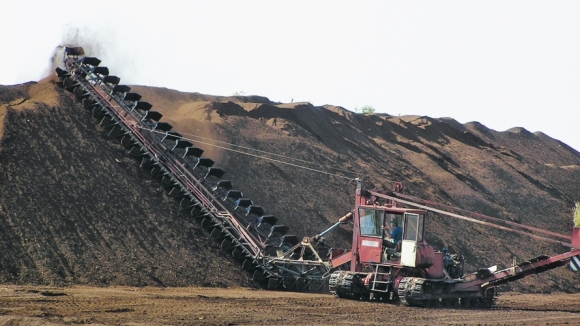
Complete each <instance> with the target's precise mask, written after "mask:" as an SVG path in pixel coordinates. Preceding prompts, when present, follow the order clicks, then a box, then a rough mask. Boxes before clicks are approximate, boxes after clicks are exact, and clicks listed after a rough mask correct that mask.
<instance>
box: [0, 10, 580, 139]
mask: <svg viewBox="0 0 580 326" xmlns="http://www.w3.org/2000/svg"><path fill="white" fill-rule="evenodd" d="M76 31H78V35H79V38H81V39H83V40H85V41H90V45H92V46H93V48H94V52H95V53H89V54H91V55H95V56H97V57H99V58H100V59H101V60H102V61H103V63H102V64H101V65H103V66H107V67H109V69H110V70H111V73H112V74H114V75H117V76H119V77H121V82H122V83H124V84H141V85H149V86H162V87H167V88H172V89H177V90H180V91H187V92H200V93H205V94H213V95H226V96H227V95H232V94H234V93H235V92H244V93H246V94H248V95H262V96H266V97H268V98H270V99H271V100H273V101H280V102H290V101H291V100H294V102H298V101H309V102H311V103H313V104H314V105H324V104H334V105H339V106H343V107H345V108H346V109H349V110H352V111H354V110H355V108H359V109H360V108H361V107H363V106H365V105H371V106H373V107H374V108H375V109H376V111H377V112H385V113H389V114H392V115H399V114H401V115H406V114H416V115H426V116H430V117H433V118H438V117H452V118H454V119H456V120H457V121H459V122H461V123H466V122H469V121H479V122H481V123H483V124H484V125H486V126H487V127H489V128H491V129H495V130H497V131H503V130H507V129H509V128H512V127H524V128H526V129H527V130H529V131H531V132H534V131H543V132H544V133H546V134H548V135H549V136H551V137H553V138H556V139H559V140H561V141H563V142H565V143H567V144H568V145H570V146H572V147H574V148H575V149H577V150H580V137H578V136H577V135H576V130H577V129H578V125H579V124H580V110H579V108H580V63H579V60H580V36H579V35H580V1H529V0H528V1H477V2H476V1H464V0H462V1H385V0H379V1H337V0H335V1H312V0H311V1H298V0H293V1H284V2H282V1H241V0H238V1H185V0H184V1H169V0H164V1H120V0H117V1H104V0H101V1H96V0H94V1H80V0H76V1H64V0H52V1H22V0H17V1H13V0H2V1H0V46H1V50H0V84H2V85H12V84H18V83H22V82H26V81H30V80H39V79H40V78H42V77H43V76H44V75H46V74H47V73H48V72H47V71H48V70H49V69H48V67H49V59H50V57H51V55H52V53H53V51H54V49H55V47H56V46H58V45H59V44H62V43H63V42H64V41H65V40H67V39H68V40H70V39H71V37H70V36H71V35H74V34H75V33H76ZM81 45H84V46H85V49H86V48H87V46H88V44H87V43H85V44H81Z"/></svg>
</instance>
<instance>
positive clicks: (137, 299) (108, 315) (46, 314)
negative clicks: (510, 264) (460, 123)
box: [0, 286, 580, 325]
mask: <svg viewBox="0 0 580 326" xmlns="http://www.w3.org/2000/svg"><path fill="white" fill-rule="evenodd" d="M579 307H580V294H551V295H529V294H515V293H505V294H502V295H500V297H499V298H498V301H497V305H496V307H495V308H494V309H491V310H479V309H461V310H460V309H449V308H440V309H435V308H411V307H405V306H401V305H395V304H385V303H374V302H360V301H353V300H346V299H338V298H334V297H332V296H330V295H324V294H305V293H289V292H276V291H264V290H252V289H247V288H233V289H220V288H150V287H146V288H129V287H107V288H90V287H78V286H75V287H66V288H55V287H26V286H5V287H2V288H0V324H1V325H61V324H92V325H312V324H316V325H385V324H392V325H453V324H460V325H561V324H580V308H579Z"/></svg>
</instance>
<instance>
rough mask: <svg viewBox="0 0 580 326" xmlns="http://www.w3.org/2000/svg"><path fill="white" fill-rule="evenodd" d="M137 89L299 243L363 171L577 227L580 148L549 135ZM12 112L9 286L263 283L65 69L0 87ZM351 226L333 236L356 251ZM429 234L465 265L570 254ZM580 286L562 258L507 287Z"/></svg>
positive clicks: (4, 194)
mask: <svg viewBox="0 0 580 326" xmlns="http://www.w3.org/2000/svg"><path fill="white" fill-rule="evenodd" d="M132 91H134V92H137V93H139V94H141V95H142V96H143V100H145V101H148V102H150V103H151V104H153V107H154V110H156V111H159V112H161V113H163V114H164V117H163V119H162V120H163V121H165V122H169V123H170V124H171V125H173V129H174V130H175V131H178V132H179V133H180V134H182V135H183V136H184V137H186V138H189V139H190V140H191V141H192V142H193V143H194V145H195V146H197V147H201V148H203V149H204V150H205V152H204V156H206V157H209V158H211V159H213V160H214V161H215V162H216V166H220V167H222V168H223V169H224V170H225V171H226V176H227V179H229V180H231V181H232V182H233V184H234V188H235V189H239V190H241V191H243V192H244V195H245V197H249V198H251V199H252V200H253V201H254V203H256V204H258V205H260V206H262V207H264V209H265V210H266V213H268V214H272V215H275V216H277V217H278V218H279V220H280V222H279V223H280V224H285V225H287V226H289V227H290V228H291V230H292V232H293V233H294V234H296V235H298V236H299V237H302V236H312V235H315V234H318V233H320V232H321V231H323V230H325V229H326V228H327V227H329V226H330V225H332V224H334V223H335V222H336V220H337V219H338V218H339V217H340V216H342V215H344V214H345V213H347V212H349V211H350V210H352V207H353V204H354V190H355V182H354V181H353V178H356V177H358V178H363V180H364V182H365V186H366V187H367V188H377V189H391V188H392V186H393V183H394V182H397V181H400V182H402V183H403V185H404V192H405V193H406V194H410V195H414V196H418V197H421V198H424V199H428V200H431V201H435V202H439V203H442V204H446V205H451V206H456V207H460V208H463V209H466V210H470V211H476V212H479V213H483V214H486V215H490V216H494V217H497V218H501V219H505V220H508V221H514V222H517V223H523V224H526V225H531V226H534V227H538V228H541V229H546V230H550V231H553V232H558V233H562V234H566V235H568V234H570V231H571V228H572V207H573V205H574V201H575V200H578V197H580V184H579V183H578V182H575V180H578V179H579V178H580V153H578V152H577V151H575V150H574V149H572V148H570V147H569V146H567V145H566V144H564V143H562V142H560V141H558V140H556V139H553V138H550V137H549V136H548V135H545V134H543V133H541V132H535V133H532V132H529V131H527V130H525V129H523V128H512V129H509V130H507V131H502V132H498V131H495V130H492V129H489V128H487V127H485V126H483V125H482V124H480V123H477V122H471V123H466V124H461V123H459V122H457V121H455V120H453V119H452V118H430V117H426V116H390V115H388V114H370V115H363V114H358V113H354V112H350V111H348V110H346V109H344V108H342V107H340V106H333V105H325V106H313V105H312V104H310V103H276V102H272V101H270V100H269V99H268V98H266V97H262V96H236V97H222V96H211V95H203V94H199V93H184V92H178V91H174V90H169V89H165V88H154V87H146V86H132ZM0 119H1V121H2V122H1V123H0V134H1V135H2V138H1V139H0V229H1V230H2V232H1V233H0V236H1V238H0V248H1V249H2V250H3V253H4V254H3V255H2V257H1V258H0V282H3V283H14V284H29V283H32V284H52V285H71V284H88V285H100V286H103V285H130V286H142V285H159V286H192V285H203V286H233V285H241V286H254V283H252V281H251V274H249V273H246V272H244V271H243V270H242V268H241V266H239V265H237V264H236V262H235V261H234V260H233V259H232V258H231V256H230V255H228V253H226V252H224V251H221V250H220V248H219V245H218V243H216V242H213V241H212V240H211V239H210V237H209V235H208V234H206V232H205V231H204V230H203V229H202V228H201V227H200V226H199V225H198V224H196V222H195V221H192V220H191V219H190V218H189V217H188V215H187V214H184V212H183V211H182V210H181V209H180V207H179V203H178V202H176V201H174V200H173V199H171V198H169V197H168V196H167V194H166V193H165V192H164V190H163V187H161V186H160V184H159V182H158V181H156V180H155V179H152V178H151V177H150V175H149V174H148V173H147V171H146V170H141V169H140V168H139V162H138V161H136V160H135V159H133V158H131V157H129V156H128V155H127V154H126V153H125V151H124V149H123V148H122V147H121V146H120V145H119V144H118V141H116V140H115V139H113V138H111V137H108V136H107V134H106V133H105V132H103V131H102V130H101V128H100V127H99V126H98V121H95V119H93V118H92V117H91V113H90V112H89V111H87V110H85V109H84V108H83V106H82V105H80V104H79V103H78V102H76V101H75V98H74V96H73V95H72V94H70V93H68V92H66V91H64V90H63V89H61V88H59V87H58V86H57V85H56V84H55V82H54V80H53V79H51V78H48V79H45V80H42V81H40V82H38V83H36V82H31V83H27V84H22V85H14V86H1V87H0ZM244 153H245V154H244ZM248 153H249V154H251V155H247V154H248ZM351 231H352V230H351V229H349V228H348V227H342V228H340V229H335V230H333V231H332V233H330V234H329V235H328V236H327V240H328V242H329V243H331V244H332V245H333V247H350V238H351ZM426 236H427V241H428V242H429V243H430V244H431V245H433V246H434V247H435V248H436V249H441V248H442V247H448V248H449V250H450V251H451V252H457V253H461V254H463V255H464V256H465V257H466V271H474V270H476V269H477V268H481V267H489V266H492V265H495V264H499V265H501V266H503V267H509V266H510V265H511V264H512V261H513V259H514V258H515V259H516V260H517V261H524V260H527V259H530V258H533V257H536V256H539V255H541V254H547V255H553V254H556V253H561V252H564V251H566V248H564V247H562V246H560V245H557V244H552V243H548V242H542V241H540V240H536V239H533V238H530V237H526V236H522V235H518V234H514V233H509V232H506V231H501V230H497V229H493V228H489V227H485V226H482V225H477V224H472V223H469V222H466V221H461V220H457V219H454V218H451V217H446V216H443V215H437V214H430V215H429V218H428V220H427V226H426ZM578 281H579V276H577V275H576V274H573V273H572V272H570V271H568V270H567V269H566V268H560V269H557V270H554V271H551V272H547V273H544V274H542V275H538V276H532V277H529V278H526V279H523V280H520V281H518V282H516V283H512V284H510V285H506V286H503V287H502V289H506V290H510V289H513V290H518V291H522V292H533V293H535V292H544V293H550V292H552V291H562V292H577V291H578V290H579V289H580V285H579V284H580V282H578Z"/></svg>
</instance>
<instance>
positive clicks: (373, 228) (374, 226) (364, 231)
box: [359, 208, 384, 237]
mask: <svg viewBox="0 0 580 326" xmlns="http://www.w3.org/2000/svg"><path fill="white" fill-rule="evenodd" d="M359 216H360V235H362V236H367V237H381V236H382V235H383V222H384V211H377V210H374V209H364V208H361V209H360V210H359Z"/></svg>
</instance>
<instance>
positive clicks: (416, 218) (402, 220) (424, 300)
mask: <svg viewBox="0 0 580 326" xmlns="http://www.w3.org/2000/svg"><path fill="white" fill-rule="evenodd" d="M395 190H398V191H401V190H402V185H401V184H400V183H397V185H396V187H395ZM401 197H403V198H405V200H403V199H401ZM408 200H415V201H418V200H416V198H412V197H411V196H405V195H402V194H401V193H400V192H397V191H395V192H392V191H386V192H378V191H372V190H365V189H363V188H362V183H360V182H359V184H358V187H357V192H356V202H355V209H354V211H353V213H352V218H353V224H354V228H353V238H352V248H351V250H350V251H339V250H335V251H333V252H332V255H331V261H332V266H333V268H335V271H334V272H333V273H332V274H331V275H330V278H329V289H330V291H331V292H332V293H333V294H335V295H336V296H338V297H348V298H354V299H372V300H383V301H391V300H396V299H400V300H401V301H402V302H403V303H404V304H407V305H412V306H433V305H445V306H457V305H462V306H467V307H470V306H479V307H490V306H491V305H492V304H493V302H494V300H495V296H496V293H497V292H496V287H497V286H498V285H500V284H504V283H507V282H511V281H515V280H518V279H521V278H522V277H525V276H528V275H532V274H537V273H541V272H544V271H547V270H550V269H553V268H556V267H559V266H563V265H566V264H568V263H569V262H571V263H570V268H571V269H572V270H578V269H580V259H579V257H578V256H579V255H580V249H579V248H580V229H578V228H574V230H573V233H572V236H571V237H569V236H565V235H559V234H555V233H553V232H549V231H542V230H538V229H534V228H531V227H528V228H530V229H534V231H541V232H544V233H547V234H550V235H552V236H554V235H556V236H559V237H561V238H565V239H570V240H572V244H567V243H564V242H560V241H557V240H552V241H553V242H558V243H561V244H563V245H565V246H568V247H570V248H571V251H570V252H567V253H565V254H561V255H557V256H553V257H548V256H539V257H536V258H534V259H530V260H529V261H526V262H522V263H519V264H515V263H514V265H513V266H512V267H510V268H507V269H504V270H497V266H493V267H490V268H481V269H479V270H478V271H477V272H474V273H470V274H464V272H463V257H462V256H461V255H458V254H454V255H452V254H450V253H449V252H447V249H446V248H441V250H435V248H433V247H432V246H430V245H429V244H428V243H427V242H426V241H425V227H424V226H425V219H426V218H428V217H427V216H428V215H427V212H428V211H429V210H435V211H437V212H438V213H447V215H450V216H454V217H458V218H463V219H468V220H472V219H473V218H469V217H464V216H461V215H458V214H454V213H449V212H444V211H441V210H436V209H433V208H431V207H427V206H424V205H420V204H416V205H414V206H418V207H419V208H416V207H412V208H403V207H402V203H406V204H411V205H412V203H411V202H409V201H408ZM420 202H421V203H425V202H424V201H420ZM433 204H434V203H433ZM411 205H406V206H411ZM478 217H479V218H480V219H478V220H474V221H477V222H478V223H485V224H489V222H485V221H481V219H494V218H491V217H485V216H483V215H480V216H478ZM391 222H396V224H397V225H399V226H400V227H401V228H402V237H401V239H400V242H399V243H398V244H397V245H393V244H392V242H391V241H392V240H391V239H389V237H390V234H391V232H392V228H391ZM493 226H494V227H498V228H501V229H507V228H506V227H505V226H501V225H495V224H493ZM514 232H519V231H515V230H514ZM531 236H534V237H540V238H542V237H541V236H538V235H533V234H531ZM575 261H577V262H578V264H577V266H576V267H577V268H576V269H575V265H574V262H575Z"/></svg>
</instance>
